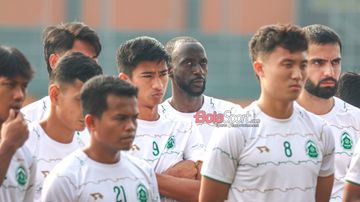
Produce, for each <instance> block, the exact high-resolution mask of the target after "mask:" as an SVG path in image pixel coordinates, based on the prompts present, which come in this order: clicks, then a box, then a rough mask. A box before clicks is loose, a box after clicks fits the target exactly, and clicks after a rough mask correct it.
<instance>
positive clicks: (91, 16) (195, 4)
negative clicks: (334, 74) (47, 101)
mask: <svg viewBox="0 0 360 202" xmlns="http://www.w3.org/2000/svg"><path fill="white" fill-rule="evenodd" d="M67 21H83V22H84V23H85V24H87V25H89V26H90V27H92V28H93V29H95V30H96V31H97V32H98V34H99V35H100V40H101V43H102V47H103V50H102V52H101V54H100V57H99V63H100V64H101V66H102V67H103V68H104V72H105V73H106V74H114V75H115V74H117V70H116V60H115V53H116V50H117V48H118V47H119V45H120V44H121V43H122V42H124V41H125V40H127V39H130V38H134V37H136V36H141V35H148V36H152V37H155V38H157V39H158V40H159V41H161V42H163V43H166V42H167V41H168V40H169V39H171V38H173V37H175V36H181V35H189V36H192V37H195V38H197V39H198V40H200V41H201V42H202V43H203V45H204V46H205V49H206V52H207V56H208V59H209V74H208V81H207V87H206V91H205V94H207V95H210V96H214V97H218V98H224V99H227V100H232V101H235V102H238V103H243V104H246V103H249V102H250V101H252V100H254V99H256V98H257V97H258V95H259V85H258V82H257V80H256V78H255V76H254V73H253V70H252V67H251V64H250V59H249V56H248V41H249V39H250V37H251V35H252V34H253V33H254V32H255V31H256V30H257V29H258V28H259V27H261V26H263V25H266V24H273V23H295V24H298V25H300V26H305V25H309V24H315V23H319V24H324V25H328V26H330V27H331V28H333V29H334V30H335V31H337V32H338V34H339V35H340V37H341V38H342V43H343V52H342V57H343V60H342V67H343V72H345V71H358V70H357V67H358V66H359V65H358V58H359V56H360V37H359V36H358V35H357V34H358V33H357V32H358V31H360V1H359V0H342V1H339V0H285V1H284V0H270V1H264V0H151V1H150V0H11V1H10V0H0V44H4V45H10V46H15V47H17V48H18V49H20V50H21V51H22V52H23V53H24V54H25V55H26V56H27V58H28V59H29V60H30V62H31V64H32V65H33V67H34V68H35V69H36V74H35V78H34V80H33V81H32V82H31V84H30V86H29V94H30V95H32V96H34V98H35V99H36V98H40V97H42V96H45V95H46V94H47V84H48V73H47V70H46V64H45V61H44V55H43V49H42V44H41V33H42V30H43V29H44V28H45V27H46V26H48V25H55V24H58V23H60V22H67ZM169 87H170V85H169ZM170 90H171V89H170V88H168V93H167V97H168V96H169V95H170V93H169V92H170Z"/></svg>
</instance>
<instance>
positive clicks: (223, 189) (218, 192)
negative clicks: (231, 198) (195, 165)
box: [199, 176, 230, 202]
mask: <svg viewBox="0 0 360 202" xmlns="http://www.w3.org/2000/svg"><path fill="white" fill-rule="evenodd" d="M229 188H230V184H226V183H223V182H220V181H217V180H213V179H211V178H208V177H206V176H202V178H201V187H200V196H199V201H200V202H208V201H212V202H217V201H219V202H220V201H221V202H223V201H225V200H226V199H227V196H228V193H229Z"/></svg>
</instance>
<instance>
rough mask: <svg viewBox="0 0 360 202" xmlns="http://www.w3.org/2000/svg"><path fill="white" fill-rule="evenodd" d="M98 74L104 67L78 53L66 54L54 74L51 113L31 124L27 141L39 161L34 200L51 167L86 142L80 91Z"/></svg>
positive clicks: (51, 85) (51, 86)
mask: <svg viewBox="0 0 360 202" xmlns="http://www.w3.org/2000/svg"><path fill="white" fill-rule="evenodd" d="M99 74H102V69H101V67H100V66H99V65H98V64H97V63H96V62H95V61H94V60H93V59H91V58H89V57H87V56H85V55H83V54H82V53H78V52H68V53H66V54H65V55H64V56H63V57H62V58H60V60H59V61H58V63H57V65H56V69H55V70H54V71H53V72H52V73H51V76H50V86H49V90H48V91H49V98H50V102H51V103H50V112H49V115H48V116H47V117H45V118H44V119H43V120H41V121H34V122H32V123H31V124H30V125H29V132H30V133H29V139H28V141H27V142H26V143H25V144H26V145H27V146H28V147H29V148H30V152H31V154H32V155H33V156H34V159H35V160H36V163H37V173H36V185H35V189H36V193H35V201H39V200H40V196H41V190H42V185H43V181H44V179H45V177H46V176H47V175H48V174H49V172H50V171H51V170H52V168H53V167H54V166H55V165H56V164H58V163H59V162H60V161H61V160H62V159H63V158H64V157H65V156H67V155H69V154H70V153H71V152H73V151H75V150H76V149H78V148H81V147H83V146H85V144H87V143H85V142H83V140H82V139H81V138H80V134H79V132H76V131H82V130H84V128H85V122H84V117H83V115H82V112H81V107H80V90H81V87H82V86H83V84H84V83H85V82H86V81H87V80H88V79H90V78H92V77H94V76H96V75H99Z"/></svg>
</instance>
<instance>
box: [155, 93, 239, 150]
mask: <svg viewBox="0 0 360 202" xmlns="http://www.w3.org/2000/svg"><path fill="white" fill-rule="evenodd" d="M171 99H172V98H171V97H170V98H168V99H167V100H165V101H164V102H163V103H162V104H161V105H160V106H159V108H158V109H159V110H158V111H159V113H160V114H162V115H164V116H166V117H167V118H168V119H171V120H176V119H179V118H185V119H188V120H191V121H194V122H195V123H196V125H197V126H198V128H199V130H200V133H201V135H202V138H203V141H204V143H205V145H207V144H208V142H209V140H210V138H211V135H212V131H213V130H214V129H215V128H216V126H220V125H221V126H224V124H225V123H226V122H228V123H230V122H231V121H230V119H231V116H234V114H236V113H239V112H240V111H241V109H242V107H241V106H240V105H237V104H234V103H232V102H228V101H225V100H220V99H216V98H213V97H208V96H206V95H204V103H203V105H202V107H201V109H200V110H199V111H198V112H191V113H183V112H179V111H178V110H176V109H175V108H174V107H173V106H171V105H170V101H171ZM215 113H216V114H215ZM219 114H223V115H224V119H223V121H222V122H221V123H219V124H216V120H212V119H215V118H216V117H219V116H220V115H219ZM214 121H215V122H214Z"/></svg>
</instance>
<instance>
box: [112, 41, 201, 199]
mask: <svg viewBox="0 0 360 202" xmlns="http://www.w3.org/2000/svg"><path fill="white" fill-rule="evenodd" d="M168 57H169V56H168V54H167V53H166V51H165V49H164V47H163V45H162V44H161V43H160V42H158V41H157V40H156V39H154V38H150V37H138V38H135V39H132V40H128V41H126V42H125V43H123V44H122V45H121V46H120V48H119V50H118V53H117V60H118V68H119V71H120V72H121V73H120V74H119V77H120V79H124V80H128V81H130V82H131V83H132V84H134V85H135V86H136V87H138V89H139V95H138V106H139V117H138V118H139V119H138V130H137V132H136V137H135V140H134V145H133V149H132V151H131V153H132V154H133V155H135V156H137V157H140V158H142V159H144V160H146V161H147V162H149V163H150V164H151V165H152V167H153V169H154V170H155V172H156V176H157V180H158V185H159V191H160V194H161V195H162V196H163V197H167V198H162V201H172V200H179V201H196V200H197V199H198V193H199V188H200V183H199V181H198V180H197V179H196V178H197V173H198V172H197V168H198V163H197V162H199V161H201V158H202V154H203V152H204V144H203V143H202V139H201V136H200V134H199V131H198V129H197V128H196V126H195V125H193V124H192V122H186V121H179V120H169V119H167V118H166V117H164V116H162V115H161V114H159V113H158V105H159V104H160V103H161V101H162V99H163V97H164V94H165V91H166V87H167V82H168V69H167V67H166V61H167V60H168ZM184 160H187V161H185V162H190V172H187V171H184V170H183V169H181V168H183V167H182V166H181V168H180V169H179V170H178V171H179V172H180V174H179V172H177V171H176V172H174V170H173V167H174V166H175V165H177V164H178V163H180V164H181V165H183V164H182V163H184ZM175 167H176V166H175ZM191 170H193V171H194V172H191ZM181 172H185V173H189V176H188V178H192V179H185V178H184V176H183V174H181ZM174 175H175V176H174ZM180 176H182V177H180Z"/></svg>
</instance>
